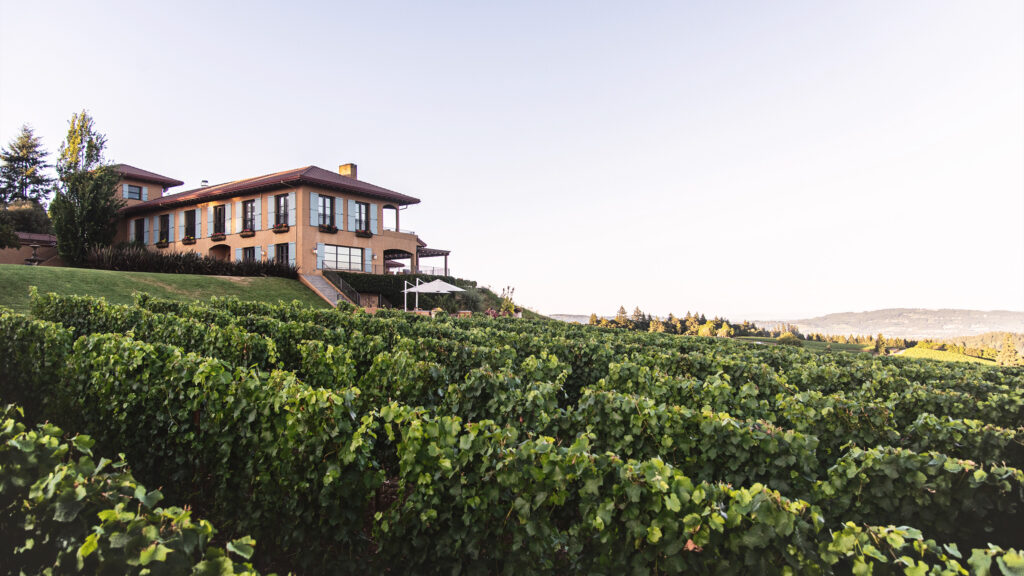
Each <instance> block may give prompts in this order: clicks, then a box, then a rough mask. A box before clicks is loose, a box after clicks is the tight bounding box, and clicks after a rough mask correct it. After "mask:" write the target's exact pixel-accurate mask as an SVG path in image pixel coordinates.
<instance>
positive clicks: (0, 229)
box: [0, 210, 21, 250]
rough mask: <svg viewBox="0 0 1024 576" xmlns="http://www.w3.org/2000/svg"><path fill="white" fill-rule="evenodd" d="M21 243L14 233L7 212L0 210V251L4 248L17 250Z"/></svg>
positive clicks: (12, 224)
mask: <svg viewBox="0 0 1024 576" xmlns="http://www.w3.org/2000/svg"><path fill="white" fill-rule="evenodd" d="M19 247H21V242H19V241H18V235H17V234H15V233H14V223H13V222H11V217H10V216H8V215H7V210H0V250H2V249H4V248H19Z"/></svg>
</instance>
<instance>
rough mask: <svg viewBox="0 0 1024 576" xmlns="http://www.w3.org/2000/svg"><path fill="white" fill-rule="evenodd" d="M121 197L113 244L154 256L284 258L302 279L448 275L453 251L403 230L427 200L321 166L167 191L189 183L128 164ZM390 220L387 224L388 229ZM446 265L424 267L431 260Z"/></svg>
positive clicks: (347, 170)
mask: <svg viewBox="0 0 1024 576" xmlns="http://www.w3.org/2000/svg"><path fill="white" fill-rule="evenodd" d="M116 168H117V169H118V171H119V172H120V174H121V179H120V181H119V183H118V187H117V192H116V193H117V195H118V196H119V197H121V198H123V199H124V200H125V203H126V205H125V207H124V208H122V209H121V221H120V222H119V223H118V230H117V237H116V238H115V240H114V242H115V243H118V242H138V243H141V244H143V245H145V246H147V247H148V248H149V249H151V250H168V251H172V252H177V251H186V250H191V251H194V252H198V253H199V254H203V255H208V256H211V257H213V258H218V259H225V260H243V261H244V260H271V259H273V260H277V261H280V262H285V263H288V264H291V265H293V266H295V267H297V268H298V269H299V273H300V274H301V275H303V276H318V275H321V274H322V272H323V271H324V270H345V271H353V272H366V273H373V274H386V273H389V272H395V271H399V270H405V271H409V272H425V273H434V274H444V275H448V254H449V251H447V250H437V249H431V248H428V247H427V245H426V244H425V243H424V242H423V241H422V240H420V239H419V237H418V236H417V235H416V234H415V233H413V232H411V231H408V230H402V229H401V228H400V227H399V218H400V214H401V211H402V210H403V209H405V208H406V207H408V206H411V205H413V204H418V203H419V199H418V198H413V197H412V196H406V195H404V194H399V193H398V192H393V191H391V190H388V189H386V188H381V187H380V186H375V185H373V184H370V183H368V182H363V181H361V180H358V179H357V178H356V166H355V164H344V165H342V166H340V167H339V169H338V171H337V172H331V171H329V170H324V169H323V168H318V167H316V166H307V167H304V168H296V169H294V170H288V171H285V172H277V173H274V174H267V175H264V176H257V177H255V178H246V179H243V180H236V181H233V182H227V183H225V184H217V185H214V186H207V185H206V183H205V181H204V183H203V184H204V185H203V186H201V187H199V188H196V189H194V190H188V191H186V192H178V193H168V190H169V189H171V188H174V187H177V186H181V185H182V184H183V182H181V181H180V180H175V179H173V178H168V177H166V176H161V175H159V174H154V173H153V172H148V171H146V170H141V169H139V168H135V167H133V166H128V165H126V164H120V165H118V166H117V167H116ZM385 222H387V223H388V225H387V226H385V225H384V224H385ZM428 257H435V258H440V257H443V258H444V266H443V268H425V267H422V266H421V265H420V260H421V259H423V258H428Z"/></svg>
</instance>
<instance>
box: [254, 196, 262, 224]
mask: <svg viewBox="0 0 1024 576" xmlns="http://www.w3.org/2000/svg"><path fill="white" fill-rule="evenodd" d="M253 204H254V206H253V208H254V209H255V210H256V230H263V202H260V199H259V198H257V199H256V202H253Z"/></svg>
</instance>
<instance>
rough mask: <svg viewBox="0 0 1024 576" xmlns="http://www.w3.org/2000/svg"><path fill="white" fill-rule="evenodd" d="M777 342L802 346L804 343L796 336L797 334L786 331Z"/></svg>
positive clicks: (784, 344)
mask: <svg viewBox="0 0 1024 576" xmlns="http://www.w3.org/2000/svg"><path fill="white" fill-rule="evenodd" d="M775 342H776V343H778V344H782V345H783V346H796V347H802V346H803V345H804V343H803V342H802V341H801V340H800V339H799V338H797V337H796V334H793V333H792V332H784V333H783V334H782V335H781V336H779V337H778V338H776V339H775Z"/></svg>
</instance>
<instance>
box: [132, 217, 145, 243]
mask: <svg viewBox="0 0 1024 576" xmlns="http://www.w3.org/2000/svg"><path fill="white" fill-rule="evenodd" d="M132 226H134V228H133V229H132V240H134V241H136V242H139V243H141V244H145V243H146V220H145V219H144V218H138V219H136V220H135V221H134V222H132Z"/></svg>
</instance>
